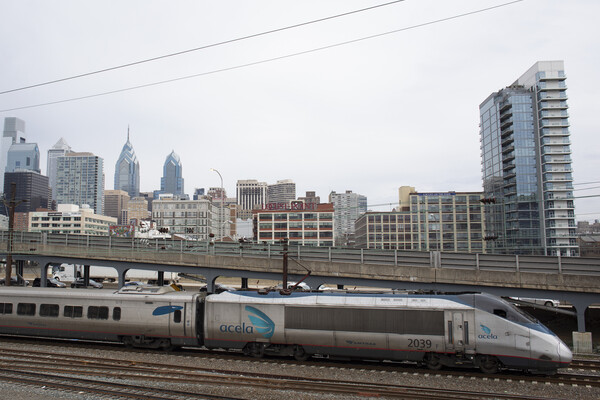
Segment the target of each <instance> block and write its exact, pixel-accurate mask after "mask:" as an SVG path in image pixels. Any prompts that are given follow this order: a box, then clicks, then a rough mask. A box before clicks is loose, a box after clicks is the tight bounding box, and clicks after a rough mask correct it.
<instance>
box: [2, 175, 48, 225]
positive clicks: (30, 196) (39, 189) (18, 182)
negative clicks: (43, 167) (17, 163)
mask: <svg viewBox="0 0 600 400" xmlns="http://www.w3.org/2000/svg"><path fill="white" fill-rule="evenodd" d="M4 178H5V179H4V195H5V198H6V199H11V198H12V190H11V184H12V183H14V184H15V200H17V205H16V207H15V211H16V212H30V211H35V210H37V209H38V208H48V205H49V197H50V186H49V182H48V177H47V176H44V175H42V174H40V173H39V172H36V171H27V170H19V171H15V172H6V173H5V174H4ZM23 200H25V201H23ZM0 213H1V214H4V215H8V209H7V207H5V205H2V206H1V207H0Z"/></svg>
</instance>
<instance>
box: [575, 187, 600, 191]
mask: <svg viewBox="0 0 600 400" xmlns="http://www.w3.org/2000/svg"><path fill="white" fill-rule="evenodd" d="M598 188H600V186H592V187H587V188H581V189H573V191H582V190H591V189H598Z"/></svg>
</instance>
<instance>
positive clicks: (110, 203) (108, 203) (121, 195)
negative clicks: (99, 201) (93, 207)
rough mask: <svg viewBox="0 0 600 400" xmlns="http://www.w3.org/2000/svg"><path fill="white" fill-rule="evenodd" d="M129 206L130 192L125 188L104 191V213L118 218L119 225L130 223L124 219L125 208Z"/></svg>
mask: <svg viewBox="0 0 600 400" xmlns="http://www.w3.org/2000/svg"><path fill="white" fill-rule="evenodd" d="M128 207H129V194H127V192H126V191H124V190H105V191H104V215H107V216H109V217H113V218H116V219H117V223H118V224H119V225H124V224H128V221H127V219H125V220H123V210H126V209H127V208H128Z"/></svg>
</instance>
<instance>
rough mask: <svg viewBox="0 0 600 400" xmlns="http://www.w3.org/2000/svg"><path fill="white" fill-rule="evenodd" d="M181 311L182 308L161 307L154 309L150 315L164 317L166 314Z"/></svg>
mask: <svg viewBox="0 0 600 400" xmlns="http://www.w3.org/2000/svg"><path fill="white" fill-rule="evenodd" d="M182 309H183V307H181V306H161V307H156V308H155V309H154V311H152V315H166V314H171V313H174V312H175V311H177V310H182Z"/></svg>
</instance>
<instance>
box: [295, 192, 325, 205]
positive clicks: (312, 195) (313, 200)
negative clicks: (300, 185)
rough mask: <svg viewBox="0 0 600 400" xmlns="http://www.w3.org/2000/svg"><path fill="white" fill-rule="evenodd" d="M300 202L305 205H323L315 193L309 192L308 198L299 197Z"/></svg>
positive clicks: (307, 193)
mask: <svg viewBox="0 0 600 400" xmlns="http://www.w3.org/2000/svg"><path fill="white" fill-rule="evenodd" d="M298 200H299V201H301V202H303V203H305V204H319V203H321V197H320V196H317V194H316V192H314V191H307V192H306V196H304V197H298Z"/></svg>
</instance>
